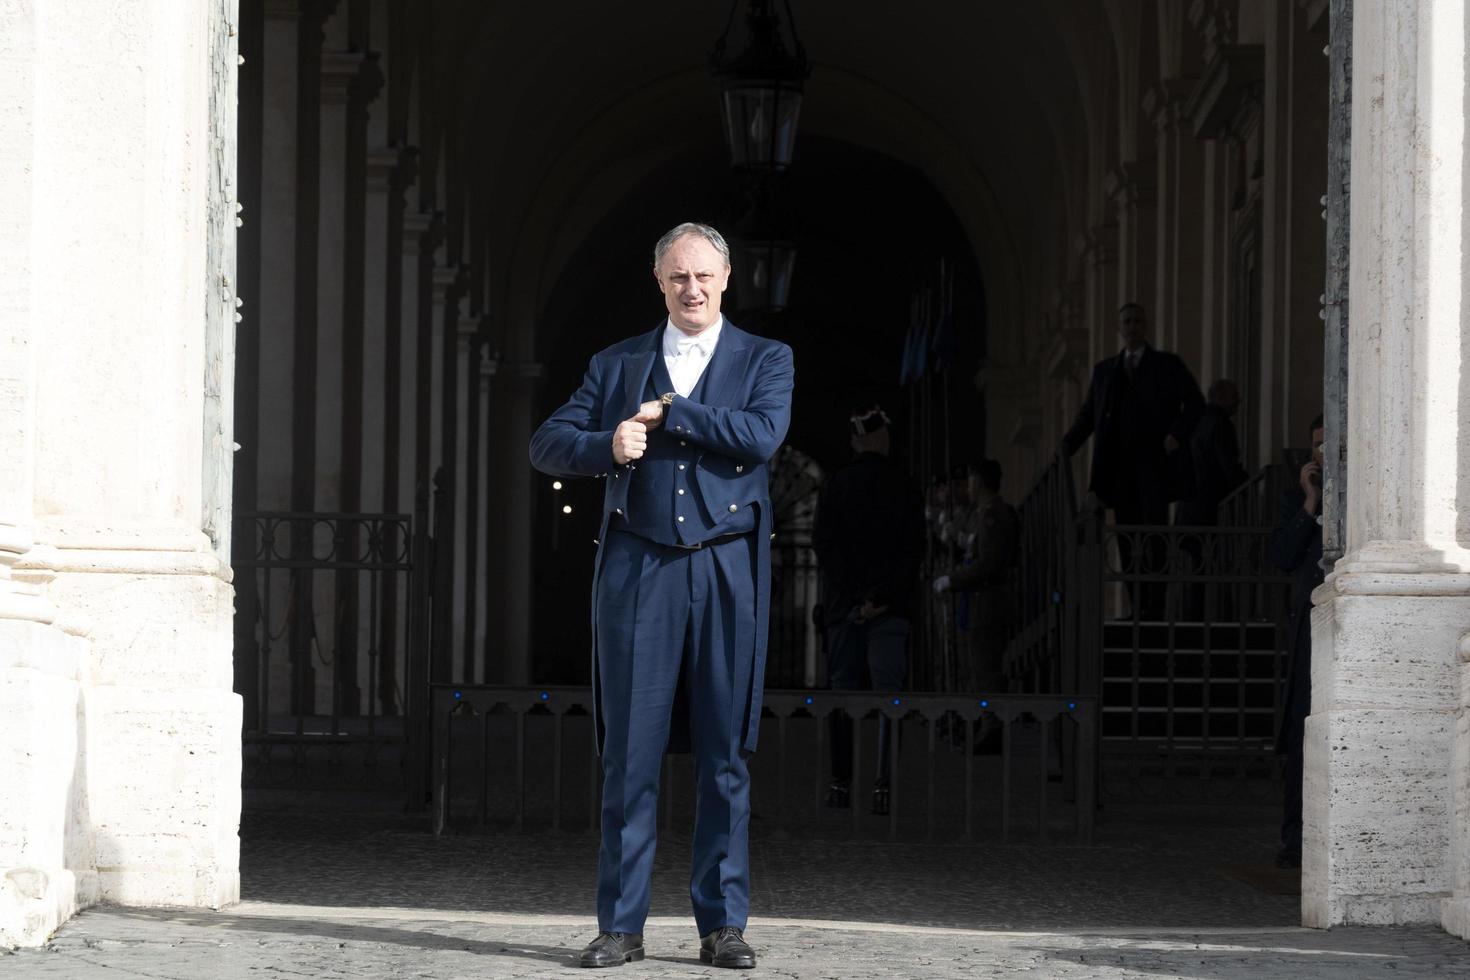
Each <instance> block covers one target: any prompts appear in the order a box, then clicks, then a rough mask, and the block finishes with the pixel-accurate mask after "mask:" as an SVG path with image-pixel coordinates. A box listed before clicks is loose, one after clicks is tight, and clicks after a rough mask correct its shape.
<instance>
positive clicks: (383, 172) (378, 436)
mask: <svg viewBox="0 0 1470 980" xmlns="http://www.w3.org/2000/svg"><path fill="white" fill-rule="evenodd" d="M397 167H398V151H397V150H394V149H378V150H372V151H370V152H369V153H368V157H367V208H366V212H365V213H366V221H365V224H364V249H363V268H364V271H365V275H364V278H363V318H362V376H363V379H364V389H363V403H362V473H363V481H362V509H363V510H364V511H367V512H369V513H373V512H378V511H382V510H386V509H387V500H388V498H389V496H390V495H391V497H392V498H393V500H394V507H395V508H396V506H397V497H398V493H397V490H398V488H397V486H396V485H394V487H393V488H392V491H391V494H390V492H389V491H388V487H387V485H386V483H385V472H386V470H387V468H388V460H387V457H388V442H389V440H388V417H389V404H388V402H389V388H390V384H389V380H390V378H392V379H396V378H397V377H398V374H399V371H400V370H401V368H402V361H401V360H400V358H399V353H398V351H397V350H393V351H390V350H389V344H390V341H389V337H388V321H389V319H390V317H391V319H393V320H394V324H395V326H397V325H399V324H401V323H402V321H401V320H400V319H399V317H400V315H401V311H400V308H395V309H393V310H392V312H391V313H390V311H389V298H390V297H389V294H390V293H392V294H393V296H392V298H393V299H398V295H397V289H401V282H402V275H403V270H402V268H401V263H395V264H394V265H393V266H392V267H390V264H389V254H388V242H389V239H390V235H391V234H392V233H393V231H395V230H397V229H398V228H401V227H402V224H401V214H402V212H401V211H400V212H399V214H400V220H399V221H398V222H393V221H391V220H390V217H389V215H390V212H391V210H392V209H393V207H394V196H395V190H394V172H395V170H396V169H397ZM398 200H399V201H400V202H401V200H402V196H401V194H399V195H398ZM400 241H401V239H400ZM393 279H397V280H398V283H395V286H396V287H397V288H395V289H390V288H389V286H388V284H389V282H390V280H393ZM394 333H395V335H396V336H395V338H394V339H400V337H401V333H400V331H398V330H395V331H394ZM393 407H394V408H396V407H397V406H396V405H395V406H393ZM397 448H398V447H397V445H394V446H393V449H395V450H396V449H397Z"/></svg>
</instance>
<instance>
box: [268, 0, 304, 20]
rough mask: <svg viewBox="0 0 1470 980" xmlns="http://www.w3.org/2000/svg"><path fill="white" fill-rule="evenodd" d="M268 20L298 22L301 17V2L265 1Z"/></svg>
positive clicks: (289, 0)
mask: <svg viewBox="0 0 1470 980" xmlns="http://www.w3.org/2000/svg"><path fill="white" fill-rule="evenodd" d="M264 6H265V17H266V20H297V19H299V18H300V17H301V0H265V3H264Z"/></svg>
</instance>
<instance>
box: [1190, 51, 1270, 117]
mask: <svg viewBox="0 0 1470 980" xmlns="http://www.w3.org/2000/svg"><path fill="white" fill-rule="evenodd" d="M1265 78H1266V50H1265V48H1264V47H1263V46H1262V45H1259V44H1243V45H1231V46H1228V47H1222V48H1220V49H1219V50H1218V51H1216V52H1215V54H1214V57H1212V58H1211V59H1210V61H1209V67H1207V68H1206V69H1205V73H1204V77H1203V78H1201V79H1200V80H1199V83H1198V84H1197V85H1196V86H1195V88H1194V91H1193V92H1192V93H1190V96H1189V102H1188V104H1187V105H1186V107H1185V110H1184V111H1185V114H1186V115H1187V116H1188V118H1189V123H1190V128H1191V129H1192V131H1193V132H1194V135H1195V137H1196V138H1198V139H1236V138H1239V136H1238V134H1239V133H1240V132H1241V130H1242V126H1241V125H1240V120H1241V118H1242V117H1243V116H1247V115H1250V114H1252V113H1254V112H1259V111H1260V106H1261V96H1262V90H1263V86H1264V85H1265Z"/></svg>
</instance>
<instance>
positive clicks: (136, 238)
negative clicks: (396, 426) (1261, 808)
mask: <svg viewBox="0 0 1470 980" xmlns="http://www.w3.org/2000/svg"><path fill="white" fill-rule="evenodd" d="M38 10H39V11H42V12H43V13H44V16H40V15H38V14H36V13H33V11H38ZM234 17H235V10H234V5H233V3H229V2H224V0H220V2H209V3H190V4H148V5H142V6H138V5H117V4H111V3H104V2H100V0H93V2H86V0H83V2H75V3H57V2H46V3H44V4H42V3H37V4H23V5H16V4H13V3H10V4H4V5H0V19H3V20H4V22H5V24H6V27H5V30H4V31H3V32H0V65H3V66H4V67H3V68H0V105H3V107H4V108H3V109H0V178H3V181H4V186H5V188H6V195H7V200H8V201H9V202H19V205H18V209H17V210H16V211H12V210H10V209H9V208H7V209H6V216H7V218H6V221H5V222H4V223H3V224H0V257H3V261H4V265H5V269H6V275H5V277H4V280H5V281H4V283H3V284H0V365H3V366H0V454H3V458H4V459H5V461H6V465H5V466H4V467H3V470H4V475H3V476H0V510H3V511H4V512H5V516H4V517H3V518H0V520H3V525H0V538H3V541H4V543H3V544H0V771H3V772H5V774H6V775H5V777H4V779H3V780H0V869H3V877H0V942H26V943H34V942H39V941H42V940H44V938H45V935H46V933H47V932H48V931H49V929H50V928H54V926H55V924H56V923H57V921H59V919H60V918H62V917H64V916H65V915H66V914H68V913H69V912H70V911H71V910H73V909H74V908H76V907H77V906H78V905H81V904H85V903H87V902H89V901H91V900H93V899H95V898H98V897H101V898H103V899H106V900H110V901H114V902H120V903H125V904H149V905H186V906H201V905H204V906H218V905H222V904H225V903H228V902H232V901H234V900H235V899H236V898H237V897H238V894H239V872H238V863H239V841H238V837H237V828H238V820H239V808H240V789H239V787H240V738H239V732H240V699H239V698H238V697H237V696H236V695H235V694H233V693H232V692H231V689H230V688H231V681H232V679H233V678H232V667H231V656H230V653H231V645H232V636H231V620H230V613H231V603H232V598H233V596H232V591H231V588H230V585H229V574H230V573H229V569H228V567H227V566H226V565H225V564H224V563H223V562H222V561H221V558H220V557H219V556H218V555H217V554H216V552H215V544H216V542H214V541H211V539H210V536H209V535H208V534H206V533H205V531H204V528H205V527H209V528H211V530H213V531H215V532H219V533H222V528H223V527H224V526H226V524H227V521H228V515H229V506H230V505H229V497H228V475H227V474H228V459H227V454H228V453H229V452H230V451H231V440H232V438H233V432H232V430H231V428H230V418H229V414H228V411H219V409H220V407H221V406H222V405H223V406H227V405H228V402H227V401H226V400H225V398H226V397H227V391H228V389H227V387H225V385H226V384H227V383H226V382H224V381H223V380H222V379H224V378H228V377H232V376H233V368H234V365H233V362H232V354H233V344H232V342H231V341H232V339H233V338H232V334H231V333H230V331H231V330H232V329H233V322H232V321H233V314H234V295H233V285H232V283H233V280H234V268H233V264H232V263H231V262H229V261H227V256H232V255H233V251H232V249H231V248H230V247H229V244H228V243H229V241H232V239H233V231H234V225H233V220H232V219H233V214H234V205H235V201H234V200H233V199H231V198H230V197H229V196H228V195H229V194H230V192H231V191H232V189H233V177H234V169H233V163H234V159H235V127H234V108H233V106H234V96H235V73H236V70H237V58H238V54H237V51H236V48H235V44H234V37H235V35H236V32H235V30H234V23H233V21H234ZM158 38H168V39H170V43H168V44H166V45H160V44H159V43H157V39H158ZM38 94H39V95H40V96H41V97H39V98H38ZM31 160H34V161H44V165H37V166H31V165H30V162H29V161H31ZM21 171H23V172H21ZM15 214H19V215H20V219H19V220H11V218H10V216H11V215H15ZM226 216H228V218H227V217H226ZM78 229H85V233H84V234H79V233H78ZM211 358H214V359H211ZM207 417H208V425H206V418H207ZM221 494H222V496H221ZM31 538H33V539H34V541H35V542H36V544H35V545H34V546H30V544H29V541H30V539H31ZM53 608H54V609H55V610H56V612H55V613H53V612H52V609H53ZM53 623H54V625H52V624H53ZM58 625H59V626H61V627H62V628H63V629H65V630H66V632H67V633H69V634H70V635H69V636H62V635H60V633H59V631H58V630H57V629H56V626H58Z"/></svg>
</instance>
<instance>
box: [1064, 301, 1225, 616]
mask: <svg viewBox="0 0 1470 980" xmlns="http://www.w3.org/2000/svg"><path fill="white" fill-rule="evenodd" d="M1118 339H1119V340H1120V341H1122V344H1123V349H1122V351H1120V352H1119V353H1118V354H1116V355H1115V356H1113V357H1109V358H1108V359H1106V360H1104V361H1099V362H1098V364H1097V366H1096V367H1094V368H1093V369H1092V381H1091V383H1090V384H1089V385H1088V387H1087V398H1086V400H1085V401H1084V402H1083V403H1082V407H1081V409H1079V410H1078V412H1077V418H1076V420H1075V421H1074V422H1073V423H1072V427H1071V428H1070V429H1068V430H1067V434H1066V435H1065V436H1063V437H1062V451H1063V452H1064V453H1066V454H1067V455H1068V456H1070V455H1071V454H1072V453H1075V452H1076V451H1077V450H1078V449H1080V448H1081V446H1082V443H1084V442H1086V441H1087V439H1088V437H1089V436H1090V437H1091V438H1092V477H1091V480H1090V481H1089V483H1088V489H1089V490H1091V491H1092V492H1093V493H1094V494H1096V496H1097V499H1098V500H1099V501H1101V502H1102V503H1103V505H1104V506H1107V507H1111V508H1112V510H1113V518H1114V520H1115V521H1116V523H1118V524H1152V525H1160V526H1162V525H1164V524H1167V523H1168V520H1169V501H1170V500H1171V499H1173V498H1174V497H1176V496H1178V495H1179V494H1178V483H1179V482H1180V480H1179V476H1180V472H1179V471H1180V469H1181V468H1182V467H1185V466H1186V465H1187V460H1188V456H1187V455H1181V454H1180V452H1179V451H1180V447H1182V446H1183V445H1184V444H1185V442H1186V441H1187V440H1188V438H1189V429H1190V426H1191V424H1192V423H1193V422H1194V419H1195V417H1196V415H1197V414H1198V413H1199V409H1200V407H1201V406H1202V405H1203V404H1204V400H1205V399H1204V395H1202V394H1200V390H1199V383H1198V382H1196V381H1195V380H1194V375H1192V374H1190V373H1189V368H1188V367H1186V366H1185V364H1184V361H1183V360H1182V359H1180V357H1179V355H1178V354H1174V353H1171V352H1170V351H1162V350H1157V349H1155V348H1154V347H1151V346H1150V345H1149V343H1148V318H1147V317H1146V316H1145V314H1144V311H1143V307H1142V306H1141V305H1140V304H1138V303H1124V304H1123V306H1122V307H1121V308H1119V310H1118ZM1171 463H1172V464H1175V465H1174V466H1171ZM1132 544H1133V542H1132V541H1131V540H1130V538H1129V537H1128V536H1126V535H1123V536H1120V537H1119V538H1118V548H1119V551H1120V553H1121V554H1120V557H1121V559H1122V563H1123V570H1124V571H1125V572H1130V573H1132V574H1150V573H1152V574H1157V573H1159V572H1161V571H1163V568H1162V563H1163V549H1162V548H1161V547H1160V546H1159V541H1158V539H1157V538H1156V537H1151V538H1149V539H1148V543H1147V544H1146V545H1145V547H1144V548H1143V549H1142V551H1143V553H1142V554H1134V551H1135V549H1134V548H1133V547H1132ZM1135 562H1137V565H1135V564H1134V563H1135ZM1138 591H1139V592H1140V593H1141V596H1138V597H1135V608H1134V614H1135V616H1141V617H1142V618H1144V619H1152V618H1154V617H1155V616H1158V615H1162V613H1163V602H1162V593H1161V592H1160V590H1159V589H1158V588H1157V587H1150V586H1144V587H1142V588H1140V589H1139V590H1138ZM1140 607H1141V608H1140Z"/></svg>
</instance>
